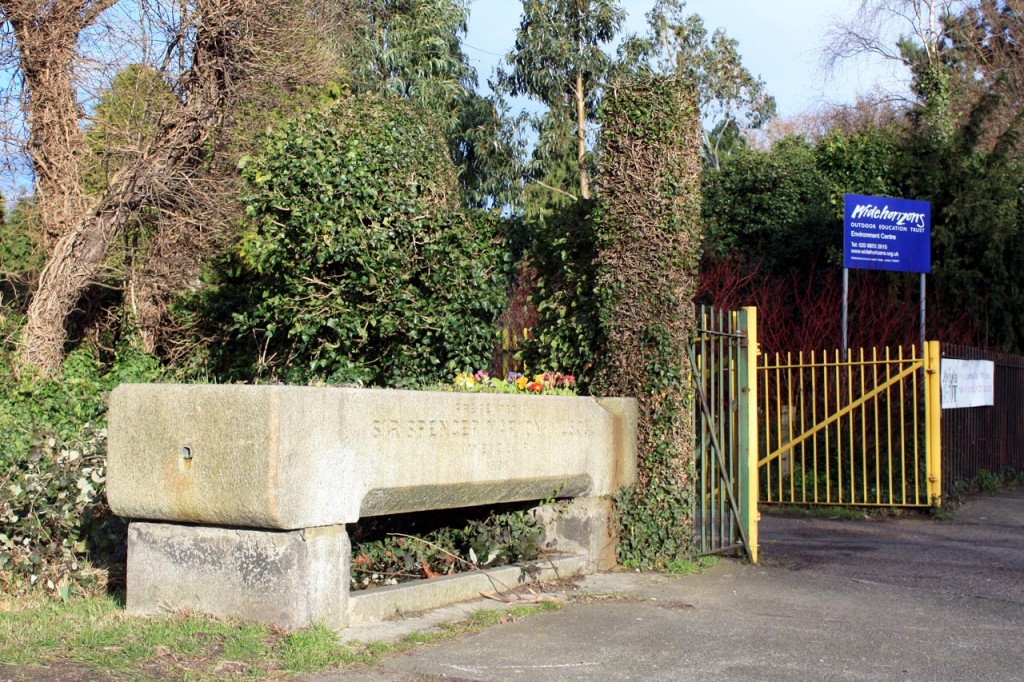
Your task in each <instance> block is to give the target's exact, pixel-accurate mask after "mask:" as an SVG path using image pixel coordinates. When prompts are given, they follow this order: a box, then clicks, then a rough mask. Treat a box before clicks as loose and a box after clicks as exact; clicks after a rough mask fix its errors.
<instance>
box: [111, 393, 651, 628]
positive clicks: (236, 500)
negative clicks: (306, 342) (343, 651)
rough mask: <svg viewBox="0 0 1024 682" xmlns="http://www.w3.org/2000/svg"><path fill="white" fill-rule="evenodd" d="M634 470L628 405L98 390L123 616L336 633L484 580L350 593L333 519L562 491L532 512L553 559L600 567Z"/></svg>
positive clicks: (345, 543) (564, 565) (453, 596)
mask: <svg viewBox="0 0 1024 682" xmlns="http://www.w3.org/2000/svg"><path fill="white" fill-rule="evenodd" d="M635 473H636V403H635V402H634V401H632V400H626V399H594V398H576V397H565V396H515V395H483V394H466V393H441V392H420V391H391V390H371V389H358V388H326V387H325V388H321V387H292V386H241V385H225V386H216V385H176V384H126V385H123V386H120V387H118V388H117V389H116V390H115V391H114V392H113V394H112V396H111V404H110V415H109V442H108V472H107V497H108V500H109V502H110V506H111V508H112V509H113V511H114V512H115V513H116V514H119V515H121V516H124V517H127V518H129V519H131V520H132V521H131V523H130V525H129V530H128V579H127V582H128V590H127V610H128V611H129V612H130V613H135V614H154V613H161V612H166V611H172V610H176V609H183V608H187V609H192V610H196V611H199V612H203V613H208V614H213V615H222V616H235V617H239V618H243V619H249V620H258V621H264V622H269V623H274V624H277V625H280V626H283V627H286V628H299V627H304V626H307V625H311V624H314V623H323V624H325V625H327V626H329V627H331V628H334V629H337V630H340V629H342V628H344V627H346V626H348V625H350V624H352V625H354V624H358V623H361V622H367V621H371V620H375V619H380V618H383V617H387V616H390V615H394V614H396V613H399V612H402V611H415V610H422V609H425V608H430V607H433V606H438V605H441V604H443V603H448V602H452V601H459V600H462V599H467V598H471V597H473V596H476V594H477V593H478V592H479V591H480V590H493V589H494V587H493V585H492V584H491V583H489V582H486V581H487V580H489V579H488V578H487V577H486V576H482V575H481V574H476V573H467V574H461V575H459V576H451V577H445V578H437V579H434V580H430V581H421V583H423V584H420V585H409V586H407V585H398V586H393V587H387V588H380V589H375V590H368V591H366V592H356V593H353V594H352V595H350V594H349V560H350V551H351V550H350V545H349V539H348V534H347V532H346V528H345V526H346V524H352V523H355V522H356V521H358V520H359V519H360V518H363V517H369V516H379V515H384V514H397V513H404V512H415V511H426V510H434V509H448V508H456V507H471V506H478V505H490V504H498V503H504V502H515V501H529V500H542V499H547V498H550V497H552V496H554V495H557V496H558V497H559V498H571V499H572V502H571V503H570V504H569V505H568V507H567V508H566V509H564V510H562V511H560V512H559V513H557V514H556V513H547V514H545V518H546V520H547V532H548V541H549V542H554V544H555V547H556V549H560V550H561V551H563V552H564V553H565V554H564V555H563V557H562V558H561V559H560V560H559V561H557V562H554V563H553V564H552V565H553V566H555V567H556V568H557V567H559V566H560V567H561V571H562V573H563V574H564V573H566V572H569V573H572V572H579V571H593V570H598V569H601V568H607V567H609V566H610V565H612V564H614V561H615V557H614V537H613V534H612V531H611V525H610V501H609V499H608V497H609V496H610V495H611V494H612V493H614V492H615V490H617V489H618V488H619V487H620V486H623V485H627V484H629V483H631V482H632V481H633V478H634V476H635ZM505 570H506V576H505V578H504V579H505V580H508V579H509V578H508V574H507V571H508V570H509V569H505ZM492 579H493V578H492ZM481 581H484V582H481Z"/></svg>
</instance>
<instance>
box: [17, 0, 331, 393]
mask: <svg viewBox="0 0 1024 682" xmlns="http://www.w3.org/2000/svg"><path fill="white" fill-rule="evenodd" d="M117 1H118V0H68V1H61V2H50V1H48V0H0V22H3V23H4V24H6V25H7V26H8V27H9V28H10V35H11V38H12V39H11V40H10V41H8V42H7V43H5V44H3V48H4V49H5V50H6V51H7V54H6V55H0V61H2V62H4V63H9V62H10V57H11V56H12V55H17V67H18V73H17V76H19V77H20V79H21V82H22V83H23V88H24V92H23V101H24V103H25V105H24V106H25V118H26V121H27V126H28V129H29V139H28V147H27V152H28V156H29V158H30V160H31V167H32V171H33V174H34V177H35V198H36V204H37V208H38V211H39V219H40V223H41V225H42V228H43V234H44V236H45V245H46V252H47V255H48V262H47V263H46V265H45V267H44V268H43V270H42V272H41V274H40V276H39V280H38V284H37V287H36V290H35V293H34V295H33V297H32V300H31V302H30V304H29V307H28V313H27V322H26V326H25V329H24V333H23V337H22V350H21V360H22V362H23V363H24V364H26V365H28V366H30V367H33V368H35V369H36V370H38V371H39V372H40V373H41V374H43V375H49V374H52V373H53V372H55V371H56V370H57V368H58V366H59V364H60V362H61V360H62V358H63V353H64V342H65V339H66V331H65V322H66V320H67V318H68V316H69V314H70V313H71V312H72V311H73V310H74V309H75V307H76V304H77V303H78V300H79V297H80V295H81V293H82V291H83V289H84V288H85V287H86V286H87V285H88V284H89V283H90V282H92V281H93V280H94V278H95V277H96V276H97V273H98V272H99V271H100V270H101V268H102V267H103V264H104V262H105V259H106V255H107V252H108V249H109V247H110V245H111V243H112V242H113V241H114V239H115V238H116V237H117V236H118V235H119V234H121V233H122V232H123V230H124V229H125V228H126V226H127V225H129V224H131V222H132V221H133V220H134V219H135V216H137V215H138V214H139V212H140V211H143V210H151V211H154V212H156V213H157V214H158V215H159V216H160V218H161V220H164V221H166V222H168V223H170V224H173V225H177V226H179V227H183V228H184V229H186V230H191V231H192V234H202V233H203V230H206V229H208V228H209V226H208V225H206V224H204V223H205V222H206V221H205V220H203V219H202V218H205V217H210V214H209V213H208V211H209V209H210V208H211V207H214V208H218V207H220V206H222V205H223V204H224V203H226V202H224V201H223V199H224V196H225V195H224V193H220V194H218V193H217V190H218V189H223V188H224V187H223V184H222V183H219V182H214V183H207V182H204V179H205V178H208V177H209V171H210V169H211V168H214V167H221V168H222V166H219V164H218V161H217V160H219V159H220V158H222V157H221V155H220V154H219V153H220V152H223V151H224V147H225V145H224V139H225V138H224V137H222V136H220V135H219V133H221V132H222V131H224V130H225V128H226V127H227V126H230V125H231V124H232V122H233V121H235V114H236V112H237V107H238V106H239V105H240V104H241V103H243V102H246V101H249V102H252V101H254V100H256V99H258V98H259V97H261V96H265V95H266V93H268V92H272V91H273V90H274V89H275V86H286V87H291V86H294V85H296V84H300V83H304V82H309V81H310V79H312V78H316V77H319V76H321V75H322V74H323V73H324V72H325V71H326V65H325V62H324V60H322V59H319V58H318V50H317V45H318V43H317V41H316V40H315V38H314V32H313V31H312V27H311V25H310V24H311V22H312V19H313V12H309V11H304V10H303V9H302V8H301V7H297V6H296V2H295V0H263V1H260V2H257V1H256V0H194V1H191V2H185V3H181V4H180V5H179V4H168V5H166V6H161V7H160V8H159V9H160V10H161V11H162V12H163V13H164V15H165V16H166V17H173V20H171V21H169V22H167V23H165V25H166V26H167V27H168V31H169V34H168V35H166V36H164V37H163V40H164V45H165V47H166V49H165V50H164V53H165V54H166V56H167V58H166V59H164V60H163V63H162V66H163V67H164V68H163V75H164V78H165V79H166V80H167V81H168V82H169V83H170V85H171V87H172V88H173V91H174V92H175V94H176V95H177V106H176V107H175V108H174V110H173V111H172V112H171V113H169V114H168V115H167V116H165V117H164V118H163V119H162V120H161V123H160V130H159V132H158V134H156V135H155V136H154V138H153V139H152V140H151V141H150V143H149V144H148V145H147V146H145V147H144V148H142V149H138V150H136V153H135V154H134V156H133V158H132V162H131V163H130V164H125V165H124V166H122V167H121V168H120V169H119V170H118V171H117V172H116V173H114V174H112V175H111V176H110V177H109V178H108V179H107V181H106V186H105V188H104V189H103V191H102V192H101V193H99V194H97V195H95V196H90V195H89V193H88V191H87V187H86V183H85V181H84V174H83V167H82V160H83V158H84V157H85V155H86V141H85V136H84V134H83V132H82V117H83V115H84V111H85V109H86V107H85V106H83V103H82V102H81V101H80V99H79V97H80V92H81V90H80V87H79V86H80V85H82V81H80V80H79V78H80V76H81V74H83V73H86V72H87V71H88V69H87V68H86V67H87V66H88V65H87V64H86V63H84V58H83V54H82V43H81V41H82V40H83V39H84V37H85V36H86V35H87V34H88V32H89V31H90V30H95V29H96V27H97V26H98V25H99V22H100V21H101V19H103V18H104V17H105V16H106V13H107V12H109V11H111V10H112V8H114V7H115V5H116V3H117ZM137 38H138V39H139V40H140V42H144V41H143V40H142V37H141V36H137ZM118 47H119V46H118V45H110V46H109V48H110V51H111V52H112V53H114V52H117V48H118ZM197 217H198V218H199V219H198V220H197ZM221 217H223V216H221Z"/></svg>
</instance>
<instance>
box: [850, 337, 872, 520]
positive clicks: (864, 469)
mask: <svg viewBox="0 0 1024 682" xmlns="http://www.w3.org/2000/svg"><path fill="white" fill-rule="evenodd" d="M864 371H865V366H864V349H863V348H861V349H860V394H861V395H864V394H865V393H866V392H867V391H866V389H865V386H864ZM858 409H859V410H860V438H861V443H860V456H861V472H860V480H861V489H862V491H861V501H862V502H867V500H868V454H867V451H868V421H867V414H868V411H867V405H866V404H864V405H861V406H860V407H859V408H858ZM850 501H851V502H856V501H857V500H856V497H855V496H854V497H853V499H851V500H850Z"/></svg>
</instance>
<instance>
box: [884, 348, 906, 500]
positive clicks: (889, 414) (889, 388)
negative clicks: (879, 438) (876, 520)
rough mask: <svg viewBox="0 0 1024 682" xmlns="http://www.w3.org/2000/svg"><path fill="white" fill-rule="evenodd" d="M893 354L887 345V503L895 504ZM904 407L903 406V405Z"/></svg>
mask: <svg viewBox="0 0 1024 682" xmlns="http://www.w3.org/2000/svg"><path fill="white" fill-rule="evenodd" d="M890 361H891V354H890V352H889V347H888V346H886V347H885V385H886V387H887V388H886V389H885V452H886V455H887V456H888V465H889V468H888V469H886V472H885V474H886V478H887V479H888V483H889V501H888V503H887V504H893V503H894V501H893V496H892V425H893V421H894V420H893V417H892V384H891V383H889V379H890V377H891V376H892V365H891V364H890ZM901 407H902V406H901Z"/></svg>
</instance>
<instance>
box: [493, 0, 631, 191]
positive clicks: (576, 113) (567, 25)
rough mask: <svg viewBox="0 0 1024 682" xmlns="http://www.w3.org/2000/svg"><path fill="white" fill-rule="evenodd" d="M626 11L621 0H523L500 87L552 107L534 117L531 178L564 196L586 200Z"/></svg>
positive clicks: (500, 75)
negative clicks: (600, 113)
mask: <svg viewBox="0 0 1024 682" xmlns="http://www.w3.org/2000/svg"><path fill="white" fill-rule="evenodd" d="M624 19H625V13H624V12H623V10H622V7H621V6H620V5H619V3H618V2H616V0H523V15H522V20H521V22H520V24H519V28H518V30H517V31H516V43H515V47H514V48H513V50H512V52H510V53H509V54H508V56H507V57H506V61H507V62H508V69H507V70H503V71H502V72H500V74H499V77H498V83H497V85H498V86H499V88H501V89H503V90H504V91H506V92H508V93H509V94H511V95H513V96H526V97H529V98H531V99H533V100H535V101H537V102H539V103H541V104H543V105H544V106H545V107H546V108H547V110H546V111H545V113H543V114H542V115H541V116H540V117H539V118H538V119H536V120H535V121H534V126H535V128H536V132H537V138H538V139H537V144H536V149H535V151H534V159H533V161H532V163H531V168H530V171H531V176H532V179H533V180H535V181H536V182H537V183H538V184H539V185H541V186H543V187H545V188H546V189H547V190H548V191H550V192H552V193H553V194H555V195H557V196H559V197H561V200H560V201H559V200H558V199H556V198H555V197H551V198H552V199H554V200H555V201H554V203H562V204H564V203H566V201H565V200H566V199H568V200H570V201H576V200H578V199H589V198H590V196H591V187H590V174H591V173H590V165H591V159H590V158H589V154H588V150H587V144H588V126H591V125H593V124H594V122H595V121H596V119H597V110H598V103H599V101H600V93H601V88H602V87H603V85H604V84H605V83H606V82H607V79H608V76H609V75H610V74H611V73H612V71H613V70H614V68H615V60H614V59H613V58H612V57H611V56H610V54H609V52H608V51H607V50H606V48H608V47H609V46H610V45H611V44H612V42H613V41H614V40H615V38H616V37H617V36H618V35H619V31H620V29H621V27H622V23H623V21H624Z"/></svg>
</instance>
